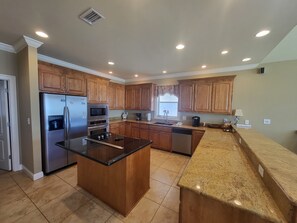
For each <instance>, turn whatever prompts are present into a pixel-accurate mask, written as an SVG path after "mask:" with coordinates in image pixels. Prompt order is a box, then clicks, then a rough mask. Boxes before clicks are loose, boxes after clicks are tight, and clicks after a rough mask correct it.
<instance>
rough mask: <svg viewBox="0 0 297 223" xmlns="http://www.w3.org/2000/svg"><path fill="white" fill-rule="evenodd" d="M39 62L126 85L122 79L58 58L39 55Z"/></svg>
mask: <svg viewBox="0 0 297 223" xmlns="http://www.w3.org/2000/svg"><path fill="white" fill-rule="evenodd" d="M38 60H41V61H44V62H48V63H52V64H55V65H59V66H62V67H67V68H70V69H74V70H79V71H82V72H86V73H89V74H94V75H96V76H99V77H105V78H107V79H110V80H113V81H117V82H120V83H125V80H124V79H122V78H119V77H115V76H111V75H108V74H105V73H102V72H99V71H95V70H92V69H89V68H86V67H83V66H79V65H76V64H73V63H69V62H66V61H63V60H59V59H56V58H53V57H49V56H46V55H42V54H38Z"/></svg>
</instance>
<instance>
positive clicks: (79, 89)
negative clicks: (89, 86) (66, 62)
mask: <svg viewBox="0 0 297 223" xmlns="http://www.w3.org/2000/svg"><path fill="white" fill-rule="evenodd" d="M65 84H66V91H65V92H66V93H67V94H71V95H81V96H86V95H87V92H86V79H85V75H84V74H83V73H81V72H76V71H72V72H71V73H68V74H66V78H65Z"/></svg>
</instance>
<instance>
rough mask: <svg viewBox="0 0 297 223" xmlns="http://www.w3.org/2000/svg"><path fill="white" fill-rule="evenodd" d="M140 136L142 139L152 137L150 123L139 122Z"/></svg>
mask: <svg viewBox="0 0 297 223" xmlns="http://www.w3.org/2000/svg"><path fill="white" fill-rule="evenodd" d="M139 138H141V139H147V140H149V139H150V130H149V125H148V124H143V123H140V124H139Z"/></svg>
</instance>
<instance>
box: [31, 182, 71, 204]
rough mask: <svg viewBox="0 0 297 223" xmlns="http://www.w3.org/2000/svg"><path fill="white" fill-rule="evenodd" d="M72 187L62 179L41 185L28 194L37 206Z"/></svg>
mask: <svg viewBox="0 0 297 223" xmlns="http://www.w3.org/2000/svg"><path fill="white" fill-rule="evenodd" d="M71 189H72V187H71V186H70V185H69V184H67V183H65V182H64V181H62V180H60V181H55V182H53V183H51V184H48V185H45V186H43V187H40V188H38V189H37V190H35V191H34V192H32V193H29V194H28V196H29V198H30V199H31V200H32V201H33V202H34V203H35V204H36V206H37V207H41V206H43V205H45V204H47V203H48V202H50V201H51V200H53V199H55V198H57V197H59V196H61V195H62V194H64V193H66V192H67V191H69V190H71Z"/></svg>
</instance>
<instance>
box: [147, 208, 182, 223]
mask: <svg viewBox="0 0 297 223" xmlns="http://www.w3.org/2000/svg"><path fill="white" fill-rule="evenodd" d="M151 222H152V223H161V222H162V223H178V213H176V212H175V211H172V210H170V209H168V208H165V207H162V206H160V208H159V209H158V211H157V213H156V215H155V216H154V218H153V220H152V221H151Z"/></svg>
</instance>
